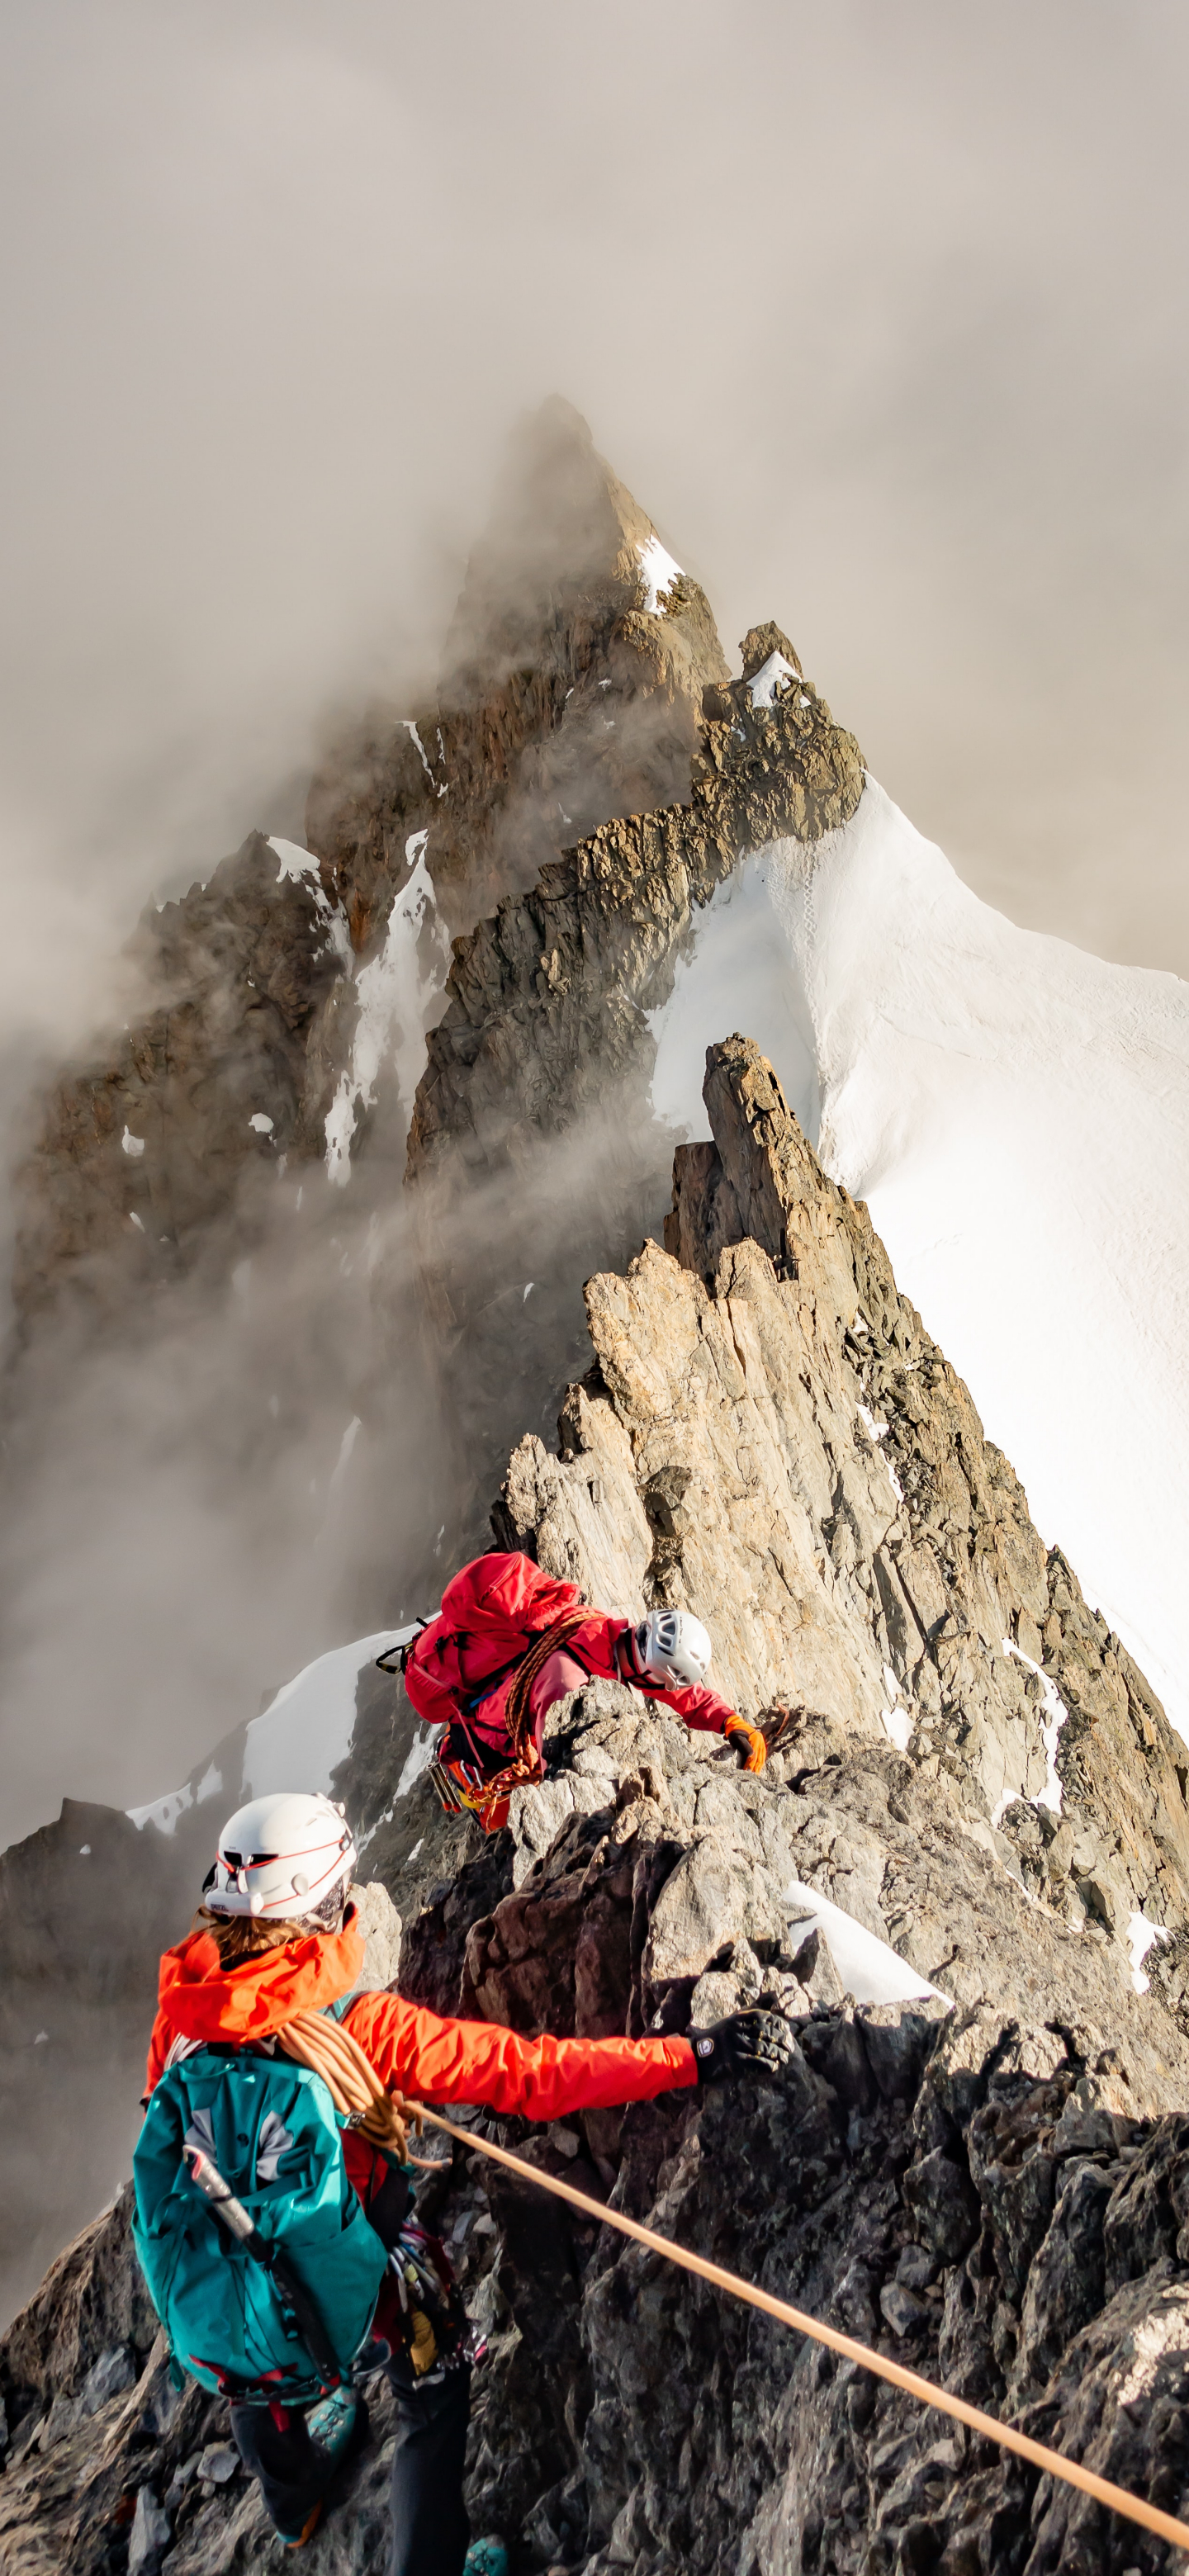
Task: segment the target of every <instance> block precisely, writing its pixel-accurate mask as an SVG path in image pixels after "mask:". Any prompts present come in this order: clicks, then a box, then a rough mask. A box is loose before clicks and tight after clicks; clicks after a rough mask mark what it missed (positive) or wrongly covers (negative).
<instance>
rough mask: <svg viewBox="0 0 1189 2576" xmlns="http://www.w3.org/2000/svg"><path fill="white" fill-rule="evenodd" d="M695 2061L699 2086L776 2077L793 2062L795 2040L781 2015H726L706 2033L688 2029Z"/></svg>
mask: <svg viewBox="0 0 1189 2576" xmlns="http://www.w3.org/2000/svg"><path fill="white" fill-rule="evenodd" d="M685 2035H686V2038H687V2039H688V2041H689V2043H690V2046H691V2047H692V2049H693V2052H694V2056H695V2058H696V2059H697V2062H698V2082H699V2084H724V2083H727V2082H728V2081H731V2080H732V2079H734V2078H736V2077H738V2076H740V2075H751V2076H760V2077H763V2076H772V2075H779V2074H781V2073H782V2072H783V2070H784V2068H785V2067H786V2066H789V2065H790V2064H791V2063H792V2059H793V2057H794V2055H795V2052H796V2046H797V2043H796V2040H795V2038H794V2036H793V2032H792V2029H791V2026H790V2024H789V2023H788V2022H787V2021H786V2020H785V2018H784V2015H783V2014H782V2013H776V2012H757V2011H753V2012H737V2013H728V2014H727V2018H726V2020H725V2021H716V2022H715V2023H714V2024H713V2025H712V2027H711V2028H710V2029H709V2030H687V2032H686V2034H685Z"/></svg>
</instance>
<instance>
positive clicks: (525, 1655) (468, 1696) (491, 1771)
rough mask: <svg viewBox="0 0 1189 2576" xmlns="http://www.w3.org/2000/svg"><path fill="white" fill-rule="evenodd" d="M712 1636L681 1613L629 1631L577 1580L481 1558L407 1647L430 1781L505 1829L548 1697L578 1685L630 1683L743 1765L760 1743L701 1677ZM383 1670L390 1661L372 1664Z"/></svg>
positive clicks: (513, 1559)
mask: <svg viewBox="0 0 1189 2576" xmlns="http://www.w3.org/2000/svg"><path fill="white" fill-rule="evenodd" d="M710 1656H711V1646H710V1639H709V1637H708V1636H707V1633H706V1630H705V1628H704V1627H703V1625H702V1622H701V1620H700V1619H695V1618H694V1617H693V1615H692V1613H691V1612H690V1611H688V1610H650V1611H649V1613H648V1616H647V1618H645V1619H641V1620H640V1621H639V1622H638V1624H637V1625H635V1626H633V1624H632V1622H631V1620H630V1619H613V1618H609V1617H608V1616H607V1614H606V1612H605V1611H602V1610H594V1609H592V1608H591V1606H590V1604H589V1602H586V1601H584V1600H583V1598H582V1595H581V1593H580V1592H579V1591H578V1589H577V1586H576V1585H575V1584H573V1583H558V1582H557V1581H555V1579H554V1577H553V1576H552V1575H551V1574H546V1573H544V1572H543V1570H542V1568H541V1567H540V1566H539V1565H534V1564H533V1562H532V1559H531V1557H527V1556H520V1555H515V1556H514V1555H508V1556H504V1555H498V1556H497V1555H491V1556H477V1557H475V1559H474V1560H473V1562H472V1563H471V1564H470V1565H464V1566H463V1567H462V1568H461V1570H460V1572H459V1573H457V1574H456V1575H455V1576H454V1577H453V1580H452V1581H451V1582H449V1583H448V1584H447V1586H446V1589H445V1591H444V1593H443V1594H442V1607H441V1611H440V1614H439V1616H438V1617H437V1618H436V1619H431V1620H430V1621H429V1623H428V1625H427V1626H426V1627H424V1628H423V1629H422V1631H421V1634H420V1636H419V1637H418V1638H417V1639H416V1640H415V1642H414V1644H413V1645H411V1646H409V1647H407V1648H406V1649H405V1650H404V1654H403V1658H402V1668H403V1671H404V1678H405V1688H406V1690H407V1691H408V1694H409V1698H410V1699H411V1701H412V1703H413V1706H414V1708H415V1709H416V1711H417V1714H418V1716H419V1717H422V1718H424V1719H425V1721H426V1724H427V1725H429V1726H440V1727H442V1728H443V1729H444V1733H443V1736H442V1738H441V1741H440V1743H439V1745H438V1748H437V1752H436V1755H435V1761H434V1785H435V1787H436V1789H437V1792H438V1796H439V1798H440V1799H441V1801H442V1804H443V1806H446V1807H469V1808H471V1809H472V1810H473V1812H474V1813H475V1814H476V1815H477V1816H478V1818H479V1821H480V1823H481V1824H482V1825H483V1827H484V1829H485V1831H486V1832H488V1833H495V1832H496V1831H498V1829H499V1827H500V1826H501V1825H502V1824H504V1823H506V1821H507V1814H508V1799H509V1796H510V1794H511V1792H512V1790H513V1789H515V1788H520V1787H523V1786H526V1785H529V1784H531V1783H532V1782H534V1781H537V1780H540V1779H543V1778H544V1773H545V1763H544V1757H543V1754H542V1750H541V1746H542V1738H543V1735H544V1728H545V1718H546V1715H547V1712H548V1711H549V1709H550V1708H551V1707H552V1706H553V1703H554V1701H555V1700H558V1699H563V1698H564V1697H565V1695H566V1693H567V1691H573V1690H580V1689H581V1688H582V1685H583V1683H584V1682H587V1681H590V1680H591V1679H592V1678H597V1677H601V1678H602V1679H603V1680H605V1681H618V1682H630V1683H631V1686H632V1688H633V1689H634V1690H638V1691H642V1692H643V1693H644V1695H645V1697H646V1698H648V1699H657V1700H661V1701H663V1703H664V1705H665V1707H666V1708H671V1709H673V1710H674V1711H675V1713H676V1715H677V1716H678V1717H681V1718H684V1720H685V1723H686V1725H687V1726H689V1727H694V1728H697V1729H705V1730H709V1731H710V1732H711V1733H713V1734H715V1735H725V1736H736V1737H737V1738H738V1739H739V1741H740V1743H741V1744H744V1745H746V1748H747V1760H746V1765H745V1767H746V1769H747V1770H749V1771H762V1770H763V1767H764V1762H765V1759H766V1755H767V1747H766V1745H765V1742H764V1738H763V1736H762V1735H761V1733H760V1730H759V1728H758V1727H756V1726H749V1725H748V1722H747V1720H746V1718H742V1717H740V1716H738V1714H737V1713H736V1711H735V1710H734V1709H733V1708H730V1707H729V1706H728V1704H727V1702H726V1700H724V1699H720V1698H719V1696H718V1693H717V1691H713V1690H708V1689H707V1688H706V1686H705V1681H704V1675H705V1673H706V1672H707V1670H708V1668H709V1664H710ZM380 1662H381V1665H382V1667H383V1669H384V1670H386V1671H388V1670H391V1664H390V1662H389V1659H388V1658H387V1657H385V1656H381V1658H380Z"/></svg>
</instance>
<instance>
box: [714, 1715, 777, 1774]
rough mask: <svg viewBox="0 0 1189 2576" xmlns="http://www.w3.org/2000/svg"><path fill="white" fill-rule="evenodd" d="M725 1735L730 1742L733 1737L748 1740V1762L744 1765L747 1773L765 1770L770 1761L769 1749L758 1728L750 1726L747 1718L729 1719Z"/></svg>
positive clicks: (724, 1729) (725, 1727) (724, 1730)
mask: <svg viewBox="0 0 1189 2576" xmlns="http://www.w3.org/2000/svg"><path fill="white" fill-rule="evenodd" d="M723 1734H724V1735H725V1736H726V1738H727V1740H728V1742H729V1741H730V1739H731V1737H732V1736H739V1737H741V1738H745V1739H746V1743H747V1760H746V1762H745V1763H744V1765H743V1768H744V1770H745V1771H762V1770H763V1768H764V1764H765V1762H766V1761H767V1759H768V1747H767V1745H766V1744H765V1742H764V1739H763V1736H762V1735H761V1733H760V1730H759V1728H758V1726H749V1725H748V1723H747V1719H746V1718H745V1717H729V1718H728V1719H727V1722H726V1725H725V1726H724V1728H723Z"/></svg>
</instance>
